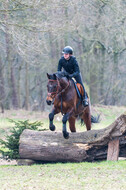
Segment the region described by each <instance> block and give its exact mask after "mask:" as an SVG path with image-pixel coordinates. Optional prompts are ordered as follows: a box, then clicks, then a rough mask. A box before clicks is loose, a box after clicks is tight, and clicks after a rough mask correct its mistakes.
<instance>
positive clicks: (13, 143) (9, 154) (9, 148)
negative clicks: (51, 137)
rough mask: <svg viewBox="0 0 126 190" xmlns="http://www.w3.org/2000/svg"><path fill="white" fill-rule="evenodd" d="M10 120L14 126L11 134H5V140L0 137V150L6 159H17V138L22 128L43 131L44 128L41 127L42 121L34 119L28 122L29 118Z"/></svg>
mask: <svg viewBox="0 0 126 190" xmlns="http://www.w3.org/2000/svg"><path fill="white" fill-rule="evenodd" d="M9 121H10V122H12V123H14V124H15V126H14V127H13V128H12V129H11V130H10V132H11V134H10V135H7V136H6V140H5V141H4V140H2V139H0V144H1V145H2V147H1V149H0V152H1V153H2V156H3V157H4V158H6V159H17V158H19V157H20V156H19V138H20V135H21V133H22V132H23V130H24V129H31V130H37V131H43V130H45V129H41V128H42V123H41V122H40V121H36V122H33V123H30V122H29V120H26V121H14V120H10V119H9Z"/></svg>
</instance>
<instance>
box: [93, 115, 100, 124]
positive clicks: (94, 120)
mask: <svg viewBox="0 0 126 190" xmlns="http://www.w3.org/2000/svg"><path fill="white" fill-rule="evenodd" d="M99 122H100V115H97V116H93V115H91V123H99Z"/></svg>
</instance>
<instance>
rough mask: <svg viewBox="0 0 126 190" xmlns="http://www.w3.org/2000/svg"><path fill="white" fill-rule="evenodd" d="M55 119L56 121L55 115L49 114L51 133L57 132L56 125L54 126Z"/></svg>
mask: <svg viewBox="0 0 126 190" xmlns="http://www.w3.org/2000/svg"><path fill="white" fill-rule="evenodd" d="M53 119H54V114H53V113H50V114H49V121H50V124H49V128H50V130H51V131H55V125H53Z"/></svg>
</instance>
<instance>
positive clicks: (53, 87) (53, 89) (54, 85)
mask: <svg viewBox="0 0 126 190" xmlns="http://www.w3.org/2000/svg"><path fill="white" fill-rule="evenodd" d="M47 77H48V84H47V91H48V95H47V98H46V102H47V104H48V105H51V103H52V102H53V100H54V98H55V96H56V94H57V93H58V90H59V86H60V85H59V80H58V78H57V76H56V74H52V75H51V74H48V73H47Z"/></svg>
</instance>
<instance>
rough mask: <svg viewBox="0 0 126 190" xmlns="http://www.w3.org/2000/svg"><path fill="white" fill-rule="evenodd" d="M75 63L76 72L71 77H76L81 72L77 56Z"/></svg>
mask: <svg viewBox="0 0 126 190" xmlns="http://www.w3.org/2000/svg"><path fill="white" fill-rule="evenodd" d="M73 65H74V72H73V74H71V77H76V76H77V75H78V74H79V73H80V69H79V65H78V62H77V60H76V58H75V59H74V62H73Z"/></svg>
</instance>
